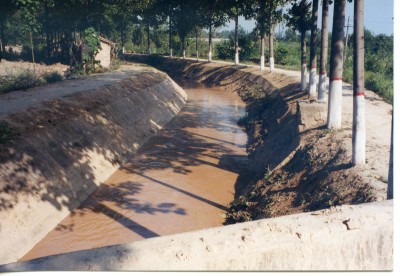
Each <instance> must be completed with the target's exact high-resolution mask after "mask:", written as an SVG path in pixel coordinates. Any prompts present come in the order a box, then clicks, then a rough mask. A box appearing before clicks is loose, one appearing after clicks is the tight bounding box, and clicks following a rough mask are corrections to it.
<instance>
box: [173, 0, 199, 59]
mask: <svg viewBox="0 0 400 276" xmlns="http://www.w3.org/2000/svg"><path fill="white" fill-rule="evenodd" d="M174 17H175V20H174V22H175V23H176V25H175V28H176V30H177V33H178V35H179V38H180V40H181V44H182V56H183V58H186V50H187V46H188V42H187V36H188V35H189V34H190V33H191V32H193V31H194V30H195V28H196V27H197V26H198V24H200V22H199V20H198V15H197V9H196V4H195V3H193V2H191V1H189V0H183V1H180V4H179V5H178V6H177V8H176V10H175V12H174Z"/></svg>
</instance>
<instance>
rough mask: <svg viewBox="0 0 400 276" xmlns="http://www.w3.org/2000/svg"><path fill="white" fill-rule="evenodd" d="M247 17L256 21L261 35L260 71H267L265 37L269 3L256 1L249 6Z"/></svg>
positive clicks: (261, 0) (263, 0) (260, 0)
mask: <svg viewBox="0 0 400 276" xmlns="http://www.w3.org/2000/svg"><path fill="white" fill-rule="evenodd" d="M246 15H247V17H248V18H249V17H253V18H254V19H255V20H256V30H258V33H259V35H260V45H261V47H260V70H262V71H263V70H264V69H265V36H266V34H267V30H268V25H267V17H268V11H267V2H266V0H255V1H253V2H250V4H247V8H246Z"/></svg>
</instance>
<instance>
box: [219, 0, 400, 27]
mask: <svg viewBox="0 0 400 276" xmlns="http://www.w3.org/2000/svg"><path fill="white" fill-rule="evenodd" d="M393 1H394V0H364V9H365V15H364V24H365V27H366V28H367V29H368V30H370V31H372V32H373V33H374V34H375V35H377V34H386V35H391V34H393V16H394V15H393V14H394V9H393ZM397 1H399V0H397ZM320 2H322V1H320ZM353 6H354V3H346V24H347V20H348V17H350V25H353V23H352V21H353V12H354V10H353ZM321 10H322V8H321V4H320V6H319V8H318V13H319V15H318V27H319V28H321ZM332 18H333V4H332V5H330V6H329V30H332ZM239 25H240V26H242V27H243V28H244V29H245V30H247V31H251V30H252V29H253V28H254V21H253V20H245V19H244V18H240V19H239ZM233 28H234V22H230V23H229V24H227V26H226V27H224V28H222V29H228V30H232V29H233ZM282 28H283V25H282ZM349 33H352V28H351V27H350V28H349Z"/></svg>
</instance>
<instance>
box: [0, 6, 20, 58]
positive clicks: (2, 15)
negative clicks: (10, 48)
mask: <svg viewBox="0 0 400 276" xmlns="http://www.w3.org/2000/svg"><path fill="white" fill-rule="evenodd" d="M15 11H16V6H15V4H14V2H12V1H0V61H1V56H2V52H5V51H6V44H7V38H6V35H5V33H6V23H8V21H9V19H10V17H11V16H12V15H13V14H14V12H15Z"/></svg>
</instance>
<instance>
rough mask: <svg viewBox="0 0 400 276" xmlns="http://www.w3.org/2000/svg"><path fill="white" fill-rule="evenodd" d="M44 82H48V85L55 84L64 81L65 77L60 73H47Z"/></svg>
mask: <svg viewBox="0 0 400 276" xmlns="http://www.w3.org/2000/svg"><path fill="white" fill-rule="evenodd" d="M42 78H43V80H44V82H46V83H47V84H50V83H55V82H60V81H63V80H64V77H63V76H61V75H60V73H58V72H50V73H46V74H44V75H43V76H42Z"/></svg>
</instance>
